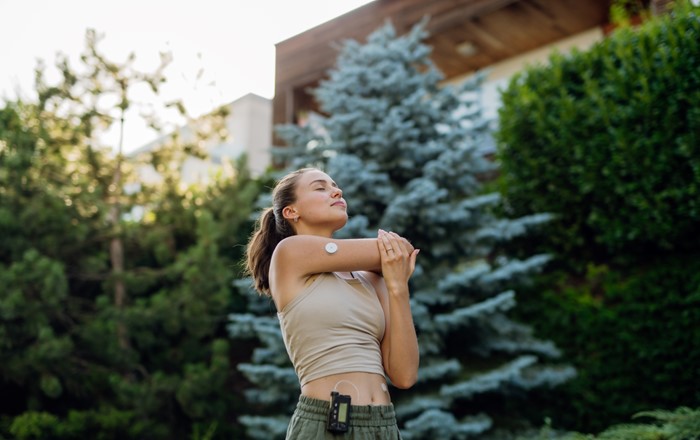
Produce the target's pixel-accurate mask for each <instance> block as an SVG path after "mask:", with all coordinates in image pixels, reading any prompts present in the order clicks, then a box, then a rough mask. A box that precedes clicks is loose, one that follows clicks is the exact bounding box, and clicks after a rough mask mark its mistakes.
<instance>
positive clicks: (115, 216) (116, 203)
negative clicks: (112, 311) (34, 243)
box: [109, 108, 131, 350]
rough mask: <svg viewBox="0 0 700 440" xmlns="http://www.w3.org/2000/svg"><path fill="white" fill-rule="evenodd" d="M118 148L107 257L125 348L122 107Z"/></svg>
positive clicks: (126, 340) (127, 334)
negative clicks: (121, 224)
mask: <svg viewBox="0 0 700 440" xmlns="http://www.w3.org/2000/svg"><path fill="white" fill-rule="evenodd" d="M119 131H120V132H119V150H118V152H117V162H116V165H115V166H116V169H115V170H114V178H113V179H112V188H111V190H112V196H113V197H112V206H111V207H110V210H109V221H110V223H111V224H112V227H113V228H114V236H113V237H112V240H111V242H110V244H109V257H110V260H111V262H112V275H113V279H114V306H115V307H116V309H117V312H118V313H119V315H120V316H119V318H118V320H117V339H118V341H119V346H120V347H121V348H122V349H124V350H127V349H129V348H130V347H131V344H130V343H129V331H128V328H127V326H126V323H125V322H124V319H123V317H122V316H121V312H123V311H124V308H125V307H126V299H127V292H126V284H125V283H124V243H123V241H122V237H121V228H120V227H119V223H120V217H121V204H120V199H121V192H122V144H123V142H124V109H123V108H122V113H121V121H120V127H119Z"/></svg>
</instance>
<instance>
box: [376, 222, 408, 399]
mask: <svg viewBox="0 0 700 440" xmlns="http://www.w3.org/2000/svg"><path fill="white" fill-rule="evenodd" d="M406 243H407V242H406V241H405V240H403V239H402V238H401V237H399V236H398V235H396V234H394V233H386V232H384V231H380V233H379V240H377V247H378V249H379V254H380V255H381V261H382V272H383V274H384V277H383V278H382V277H380V276H371V280H372V284H373V285H374V286H375V289H376V290H377V294H378V295H379V299H380V302H381V303H382V307H383V308H384V315H385V317H386V330H385V333H384V338H383V339H382V360H383V363H384V369H385V371H386V372H387V375H388V376H389V379H391V382H392V383H393V384H394V385H395V386H396V387H398V388H410V387H411V386H413V384H415V383H416V380H417V378H418V364H419V353H418V339H417V336H416V330H415V327H414V325H413V316H412V315H411V305H410V302H409V291H408V280H409V278H410V277H411V275H412V274H413V270H414V269H415V265H416V256H417V255H418V252H419V251H418V250H414V249H413V247H412V246H410V245H407V244H406Z"/></svg>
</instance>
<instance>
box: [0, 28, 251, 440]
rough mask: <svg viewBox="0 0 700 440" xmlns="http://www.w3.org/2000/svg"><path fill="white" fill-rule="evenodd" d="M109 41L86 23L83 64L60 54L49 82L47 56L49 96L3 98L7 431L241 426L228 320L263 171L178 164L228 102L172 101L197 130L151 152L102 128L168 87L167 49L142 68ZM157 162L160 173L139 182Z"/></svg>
mask: <svg viewBox="0 0 700 440" xmlns="http://www.w3.org/2000/svg"><path fill="white" fill-rule="evenodd" d="M98 43H99V38H98V36H97V35H96V34H95V33H94V32H88V33H87V38H86V50H85V52H84V54H83V56H82V57H81V64H80V66H79V67H80V68H77V69H76V68H74V67H73V66H72V65H71V64H70V63H69V61H68V59H67V58H66V57H59V59H58V62H57V65H56V67H57V69H58V72H59V74H60V75H59V76H60V79H59V80H58V81H57V82H56V83H49V82H48V81H46V80H45V75H44V71H45V70H46V68H45V67H44V66H43V65H40V66H39V68H38V69H37V82H36V91H37V95H38V99H37V101H36V102H32V103H21V102H16V103H6V105H5V106H4V108H2V109H0V237H2V238H1V239H0V280H2V281H3V282H4V283H5V285H6V286H9V287H8V288H7V289H3V290H2V293H1V294H0V356H1V357H2V359H3V362H2V365H0V393H1V394H2V395H3V399H2V404H0V415H1V418H0V436H5V435H6V436H10V437H11V438H18V439H21V438H27V439H29V438H47V439H48V438H51V439H54V438H59V439H63V438H65V439H78V438H167V439H180V438H189V437H190V436H207V437H210V438H228V437H230V436H231V435H237V429H238V428H237V427H236V423H235V417H234V416H235V414H234V413H233V409H234V408H235V406H236V405H238V403H237V401H238V399H239V397H236V395H235V394H234V393H232V392H231V390H232V389H233V383H232V382H233V379H234V374H235V371H233V369H232V368H231V364H230V363H231V359H234V360H235V359H237V356H238V355H237V353H236V350H235V348H234V347H232V346H231V344H230V342H229V341H228V338H227V337H226V336H227V334H226V332H225V324H226V317H227V315H228V313H231V312H233V311H237V310H241V309H242V308H243V307H244V305H245V304H244V301H242V300H241V299H240V297H239V296H238V295H237V290H236V288H235V287H234V286H233V285H232V284H231V281H232V280H233V279H234V278H236V277H237V276H240V273H239V271H238V268H237V260H238V259H239V258H240V256H241V253H242V252H241V249H240V246H239V244H240V243H239V240H241V237H244V236H247V234H248V231H249V230H250V228H251V226H252V225H251V222H250V219H249V217H250V211H251V209H252V206H253V201H254V200H255V199H256V198H257V196H258V193H259V186H260V184H259V182H258V181H256V180H254V179H252V178H251V176H250V175H249V174H248V173H247V171H246V168H245V161H244V160H242V161H240V162H238V163H236V164H230V165H231V166H230V167H229V170H230V171H229V172H224V173H222V174H221V175H219V176H217V177H216V179H215V181H214V184H212V185H210V186H207V187H199V186H197V185H191V186H187V185H184V184H183V182H182V180H181V178H180V176H179V170H180V169H181V163H182V160H183V159H184V158H185V157H187V156H189V155H199V156H202V155H203V151H200V148H199V146H200V145H201V142H200V141H202V140H204V139H207V138H211V137H212V134H217V133H220V132H221V127H222V125H221V122H222V119H223V117H224V116H225V115H226V111H225V108H221V109H218V110H217V111H215V112H214V113H213V114H212V115H211V117H208V118H203V119H198V120H194V119H192V118H190V117H188V116H187V114H186V112H185V111H184V110H185V109H184V106H183V105H182V104H181V103H180V102H178V101H174V102H170V103H162V104H163V106H165V107H170V108H173V109H175V110H177V111H178V112H181V114H182V120H183V121H184V122H188V123H189V126H190V127H191V128H193V131H194V133H195V136H193V137H191V138H186V137H185V136H182V135H180V131H179V130H175V131H174V134H173V135H172V136H167V137H165V138H164V140H163V145H162V146H161V148H158V149H156V150H154V151H153V152H152V153H151V154H148V155H145V156H144V157H142V158H127V157H126V156H125V155H124V154H123V151H122V145H121V144H122V141H121V140H119V141H117V143H116V144H115V145H109V144H107V143H105V141H104V139H106V137H105V133H107V132H108V131H110V130H115V129H116V130H117V131H118V132H119V131H121V130H123V125H124V124H125V122H126V121H127V120H128V118H129V115H132V114H134V113H135V112H134V110H135V109H136V107H137V104H138V103H136V102H134V101H132V95H133V93H134V91H135V90H137V89H148V90H150V91H151V92H152V96H153V101H152V102H162V99H161V100H160V101H158V99H159V98H160V97H161V95H160V86H161V85H162V84H163V83H164V82H165V80H166V78H165V74H164V72H165V69H166V66H167V65H168V63H169V60H170V57H169V55H162V58H161V65H160V67H159V68H157V69H156V71H155V72H154V73H151V74H145V73H142V72H138V71H136V70H135V69H134V68H133V62H134V58H133V56H132V57H129V58H128V59H127V61H126V62H124V63H122V64H119V63H114V62H111V61H109V60H107V59H106V58H105V57H104V55H103V54H102V53H101V51H100V50H99V47H98V46H99V45H98ZM149 122H150V123H152V124H153V126H154V127H156V128H167V127H164V126H160V125H159V123H158V121H157V120H156V119H154V118H149ZM146 164H149V165H153V166H155V168H156V170H157V171H158V172H159V173H160V175H161V177H162V181H160V182H157V183H153V184H146V183H144V182H140V181H139V179H138V175H137V173H136V171H137V170H138V167H141V166H144V165H146Z"/></svg>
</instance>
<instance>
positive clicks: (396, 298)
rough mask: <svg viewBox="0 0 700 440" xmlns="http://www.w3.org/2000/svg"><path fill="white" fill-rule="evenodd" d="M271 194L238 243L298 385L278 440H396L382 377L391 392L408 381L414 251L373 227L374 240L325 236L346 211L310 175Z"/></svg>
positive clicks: (334, 192) (335, 193) (284, 182)
mask: <svg viewBox="0 0 700 440" xmlns="http://www.w3.org/2000/svg"><path fill="white" fill-rule="evenodd" d="M272 196H273V206H272V208H268V209H267V210H266V211H265V212H263V214H262V216H261V218H260V221H259V223H258V229H257V230H256V231H255V232H254V233H253V236H252V237H251V239H250V242H249V243H248V248H247V270H248V272H249V273H250V274H251V275H252V277H253V279H254V282H255V287H256V289H257V290H258V291H259V292H261V293H262V294H265V295H270V296H271V297H272V299H273V301H274V303H275V306H276V308H277V311H278V317H279V320H280V326H281V328H282V334H283V337H284V342H285V345H286V347H287V352H288V353H289V356H290V359H291V360H292V363H293V365H294V369H295V371H296V373H297V375H298V377H299V382H300V385H301V395H300V397H299V403H298V405H297V408H296V410H295V411H294V415H293V416H292V420H291V422H290V424H289V428H288V430H287V439H303V440H309V439H323V438H328V439H335V438H338V437H337V436H336V435H337V434H338V433H343V432H344V431H345V430H347V432H345V433H344V437H343V438H352V439H400V438H401V437H400V434H399V431H398V427H397V425H396V418H395V415H394V410H393V405H392V403H391V398H390V396H389V392H388V387H387V384H386V379H385V375H386V376H388V377H389V379H391V383H392V384H393V385H394V386H396V387H398V388H409V387H411V386H412V385H413V384H414V383H415V382H416V377H417V372H418V343H417V340H416V333H415V329H414V326H413V318H412V316H411V308H410V304H409V292H408V280H409V278H410V277H411V275H412V273H413V270H414V268H415V264H416V256H417V255H418V250H417V249H414V248H413V246H411V244H410V243H409V242H408V241H407V240H405V239H404V238H402V237H400V236H399V235H397V234H395V233H392V232H385V231H382V230H380V231H379V232H378V236H377V238H376V239H375V238H372V239H347V240H338V239H333V238H332V237H333V233H334V232H335V231H337V230H339V229H340V228H342V227H343V226H345V224H346V222H347V219H348V215H347V205H346V203H345V200H344V199H343V192H342V191H341V190H340V188H338V186H337V185H336V183H335V182H334V181H333V180H332V179H331V178H330V177H329V176H328V175H327V174H326V173H324V172H322V171H320V170H317V169H313V168H305V169H301V170H298V171H295V172H292V173H290V174H288V175H287V176H285V177H284V178H282V179H281V180H280V181H279V183H278V184H277V185H276V187H275V189H274V190H273V193H272ZM332 393H334V394H333V395H339V396H340V397H336V398H335V400H334V399H332ZM347 400H350V402H349V403H348V402H347ZM347 405H349V407H348V406H347ZM348 415H349V421H348V420H347V418H348ZM345 422H348V423H347V424H346V423H345Z"/></svg>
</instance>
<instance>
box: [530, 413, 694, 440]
mask: <svg viewBox="0 0 700 440" xmlns="http://www.w3.org/2000/svg"><path fill="white" fill-rule="evenodd" d="M633 418H634V419H645V420H647V421H645V422H641V421H640V422H637V423H625V424H620V425H615V426H611V427H610V428H607V429H606V430H604V431H603V432H601V433H600V434H598V435H591V434H588V435H586V434H579V433H561V432H557V431H555V430H553V429H552V428H551V426H545V427H544V428H543V429H542V430H541V431H540V432H539V433H537V434H535V435H532V436H527V437H518V440H545V439H546V440H698V439H700V409H691V408H687V407H680V408H677V409H676V410H674V411H666V410H654V411H642V412H639V413H637V414H635V415H634V416H633Z"/></svg>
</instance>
